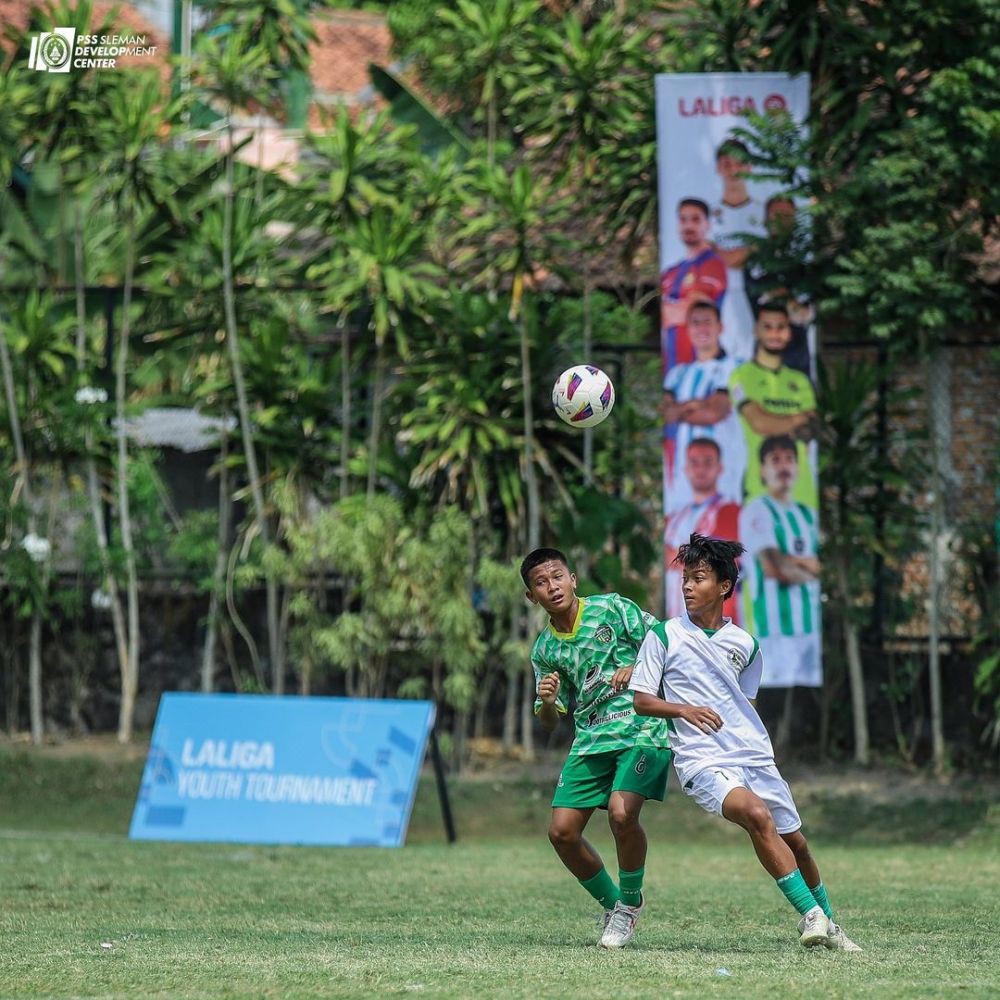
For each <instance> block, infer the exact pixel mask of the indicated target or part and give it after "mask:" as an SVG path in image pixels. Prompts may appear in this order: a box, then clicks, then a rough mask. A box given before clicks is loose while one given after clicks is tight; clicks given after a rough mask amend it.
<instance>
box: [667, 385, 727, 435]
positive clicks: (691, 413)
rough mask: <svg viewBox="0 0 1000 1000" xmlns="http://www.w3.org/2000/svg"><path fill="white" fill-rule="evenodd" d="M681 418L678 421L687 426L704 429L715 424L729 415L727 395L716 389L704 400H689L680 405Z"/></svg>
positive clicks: (722, 390) (723, 391)
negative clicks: (693, 425)
mask: <svg viewBox="0 0 1000 1000" xmlns="http://www.w3.org/2000/svg"><path fill="white" fill-rule="evenodd" d="M681 410H682V412H683V416H681V417H680V418H678V419H680V420H683V421H685V422H686V423H689V424H698V425H699V426H702V427H706V426H710V425H711V424H717V423H718V422H719V421H720V420H722V419H723V418H724V417H725V416H726V414H728V413H729V410H730V404H729V393H728V392H726V391H725V390H724V389H718V390H716V391H715V392H713V393H712V394H711V395H710V396H707V397H706V398H705V399H691V400H688V402H686V403H682V404H681Z"/></svg>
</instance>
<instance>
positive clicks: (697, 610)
mask: <svg viewBox="0 0 1000 1000" xmlns="http://www.w3.org/2000/svg"><path fill="white" fill-rule="evenodd" d="M742 553H743V546H742V545H740V544H739V542H729V541H723V540H722V539H718V538H706V537H704V536H703V535H692V536H691V539H690V541H689V542H688V544H687V545H682V546H681V548H680V550H679V552H678V555H677V560H678V562H679V563H680V564H681V565H683V567H684V584H683V588H684V604H685V607H686V609H687V613H686V614H685V615H683V616H681V617H678V618H671V619H670V620H669V621H667V622H663V623H661V624H659V625H656V626H654V628H653V629H651V630H650V632H649V634H648V635H647V636H646V638H645V640H644V641H643V644H642V648H641V649H640V650H639V658H638V660H637V661H636V665H635V670H634V671H633V673H632V679H631V682H630V685H629V686H630V688H631V690H632V691H633V698H634V704H635V710H636V714H637V715H649V716H652V717H654V718H660V719H673V720H675V722H674V727H675V728H674V731H673V733H672V735H671V739H670V744H671V747H672V749H673V751H674V768H675V770H676V771H677V777H678V778H679V779H680V782H681V786H682V787H683V789H684V791H685V792H686V793H687V794H688V795H691V796H693V797H694V799H695V801H696V802H697V803H698V804H699V805H700V806H701V807H702V808H703V809H706V810H707V811H708V812H713V813H716V814H718V815H721V816H724V817H725V818H726V819H728V820H729V821H730V822H732V823H736V824H738V825H739V826H742V827H743V828H744V829H745V830H746V831H747V833H748V834H749V835H750V840H751V841H752V842H753V846H754V850H755V851H756V853H757V857H758V859H759V860H760V863H761V864H762V865H763V866H764V868H765V869H766V870H767V872H768V873H769V874H770V875H771V876H772V877H773V878H774V879H775V881H776V882H777V884H778V888H779V889H780V890H781V891H782V893H784V895H785V897H786V898H787V899H788V901H789V902H790V903H791V904H792V906H794V907H795V909H796V910H798V912H799V913H800V914H801V915H802V919H801V920H800V921H799V925H798V926H799V941H800V942H801V943H802V944H803V945H805V946H807V947H813V946H815V945H825V946H826V947H827V948H831V949H842V950H844V951H860V950H861V949H860V948H858V946H857V945H856V944H854V942H853V941H851V940H850V939H849V938H848V937H847V935H846V934H845V933H844V932H843V930H842V929H841V928H840V927H839V926H838V925H837V924H836V923H834V920H833V911H832V910H831V908H830V901H829V899H828V898H827V894H826V888H825V886H824V885H823V882H822V880H821V879H820V874H819V869H818V868H817V867H816V862H815V861H814V860H813V857H812V855H811V854H810V852H809V845H808V843H807V842H806V838H805V837H804V836H803V835H802V832H801V829H800V827H801V825H802V821H801V820H800V819H799V814H798V811H797V810H796V808H795V803H794V801H793V800H792V794H791V791H790V790H789V788H788V785H787V783H786V782H785V781H784V780H783V779H782V777H781V775H780V773H779V772H778V769H777V767H775V765H774V751H773V750H772V748H771V740H770V737H769V736H768V734H767V730H766V729H765V728H764V724H763V723H762V722H761V721H760V716H758V715H757V712H756V710H755V708H754V705H753V701H752V699H754V698H756V696H757V688H758V686H759V684H760V678H761V672H762V670H763V663H762V658H761V654H760V649H759V647H758V645H757V640H756V639H754V638H753V636H751V635H750V634H749V633H747V632H744V631H743V629H741V628H740V627H739V626H738V625H734V624H733V623H732V621H730V620H729V619H728V618H723V616H722V605H723V602H724V601H725V599H726V595H727V594H728V593H729V592H730V591H731V590H732V588H733V586H734V585H735V583H736V577H737V568H736V560H737V558H738V557H739V556H740V555H741V554H742Z"/></svg>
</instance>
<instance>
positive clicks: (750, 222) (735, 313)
mask: <svg viewBox="0 0 1000 1000" xmlns="http://www.w3.org/2000/svg"><path fill="white" fill-rule="evenodd" d="M766 232H767V230H766V229H765V227H764V206H763V205H762V204H761V203H760V202H759V201H755V200H754V199H753V198H748V199H747V200H746V201H745V202H744V203H743V204H742V205H736V206H733V205H726V204H725V203H724V202H719V203H718V204H717V205H715V206H714V207H713V208H712V233H713V234H714V239H715V244H716V246H718V247H719V249H720V250H735V249H738V248H739V247H744V246H746V245H747V239H748V236H747V235H745V234H749V235H750V236H764V235H766ZM741 234H744V235H741ZM722 346H723V347H725V349H726V350H727V351H728V352H729V353H730V354H732V355H733V356H734V357H735V358H736V359H737V360H739V361H748V360H749V359H750V358H751V357H753V309H752V307H751V305H750V300H749V299H748V298H747V293H746V287H745V286H744V283H743V268H742V267H728V268H726V297H725V298H724V299H723V300H722Z"/></svg>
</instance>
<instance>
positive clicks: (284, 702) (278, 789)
mask: <svg viewBox="0 0 1000 1000" xmlns="http://www.w3.org/2000/svg"><path fill="white" fill-rule="evenodd" d="M433 724H434V706H433V704H432V703H430V702H424V701H390V700H365V699H360V698H297V697H281V698H278V697H270V696H264V695H229V694H215V695H201V694H165V695H164V696H163V698H162V699H161V701H160V708H159V712H158V714H157V717H156V725H155V727H154V729H153V738H152V741H151V743H150V748H149V756H148V758H147V760H146V768H145V770H144V771H143V775H142V784H141V785H140V788H139V796H138V799H137V801H136V805H135V811H134V813H133V815H132V825H131V827H130V829H129V836H130V837H132V838H134V839H139V840H191V841H210V840H213V841H237V842H242V843H254V844H325V845H369V846H377V847H398V846H400V845H401V844H402V843H403V841H404V839H405V837H406V827H407V823H408V822H409V818H410V810H411V808H412V806H413V798H414V795H415V793H416V786H417V777H418V775H419V772H420V766H421V764H422V763H423V759H424V751H425V749H426V746H427V738H428V735H429V733H430V731H431V727H432V726H433Z"/></svg>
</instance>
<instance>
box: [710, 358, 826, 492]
mask: <svg viewBox="0 0 1000 1000" xmlns="http://www.w3.org/2000/svg"><path fill="white" fill-rule="evenodd" d="M729 398H730V399H731V400H732V401H733V406H734V407H735V409H736V412H737V413H739V414H740V425H741V426H742V428H743V438H744V440H745V441H746V446H747V464H746V473H745V475H744V477H743V487H744V490H745V492H746V499H747V500H752V499H753V498H754V497H759V496H761V495H762V494H764V493H766V492H767V490H766V489H765V487H764V484H763V483H762V482H761V478H760V446H761V445H762V444H763V443H764V435H763V434H758V433H757V432H756V431H755V430H754V429H753V428H752V427H751V426H750V424H749V422H748V421H747V419H746V417H745V416H744V415H743V414H742V413H741V412H740V411H741V410H742V408H743V406H744V405H745V404H746V403H756V404H757V405H758V406H760V407H762V408H763V409H765V410H767V411H768V413H773V414H775V415H776V416H779V417H790V416H792V415H794V414H796V413H807V412H808V411H809V410H815V409H816V393H815V392H814V391H813V387H812V382H810V381H809V377H808V376H807V375H804V374H803V373H802V372H800V371H796V370H795V369H794V368H786V367H785V366H784V365H782V366H781V367H780V368H779V369H778V370H777V371H773V370H772V369H770V368H765V367H764V366H763V365H760V364H758V363H757V362H756V361H746V362H744V363H743V364H742V365H739V366H737V367H736V369H734V371H733V373H732V375H730V376H729ZM796 454H797V456H798V460H799V478H798V479H797V480H796V482H795V486H794V487H793V489H792V499H793V500H797V501H799V503H804V504H805V505H806V506H807V507H816V505H817V501H818V498H817V496H816V477H815V475H814V474H813V472H812V470H811V468H810V465H809V453H808V451H807V449H806V444H805V442H804V441H798V442H797V443H796Z"/></svg>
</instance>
